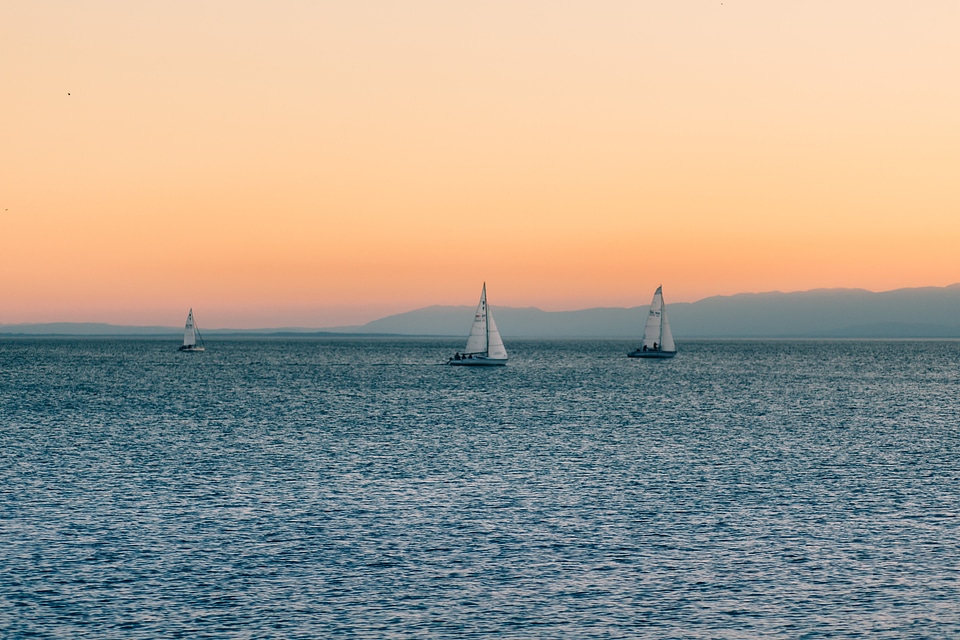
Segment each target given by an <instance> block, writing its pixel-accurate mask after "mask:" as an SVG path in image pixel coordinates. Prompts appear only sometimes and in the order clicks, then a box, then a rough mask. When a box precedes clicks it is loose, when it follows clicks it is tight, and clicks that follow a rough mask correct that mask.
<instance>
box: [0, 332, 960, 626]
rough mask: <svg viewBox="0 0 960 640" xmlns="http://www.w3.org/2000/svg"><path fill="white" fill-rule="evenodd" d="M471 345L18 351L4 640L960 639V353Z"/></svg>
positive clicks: (0, 348) (89, 346)
mask: <svg viewBox="0 0 960 640" xmlns="http://www.w3.org/2000/svg"><path fill="white" fill-rule="evenodd" d="M461 342H462V341H461V340H456V341H447V340H415V339H408V340H401V341H387V340H378V339H365V340H352V339H336V340H332V339H331V340H319V339H301V340H281V339H263V340H235V341H228V340H222V341H210V342H209V343H208V345H207V349H208V350H207V352H206V353H202V354H183V353H178V352H177V351H176V344H175V343H172V342H170V341H164V340H133V339H128V340H119V341H117V340H106V339H85V340H67V339H40V340H28V339H16V340H4V341H0V635H3V636H4V637H21V636H40V637H68V636H82V635H88V636H95V637H140V638H153V637H158V636H179V637H203V636H206V637H224V636H227V637H283V638H319V637H328V636H338V635H339V636H346V637H359V638H365V637H371V638H372V637H404V638H407V637H450V638H463V637H491V636H494V637H515V638H531V637H545V638H559V637H565V638H575V637H636V636H643V637H654V638H657V637H663V638H667V637H670V638H674V637H692V638H696V637H703V638H717V637H726V638H738V637H755V636H761V635H763V636H773V637H821V636H832V637H845V636H862V635H869V636H871V637H891V638H893V637H897V638H901V637H945V636H957V635H960V582H958V580H960V526H958V525H960V518H958V515H960V477H958V476H960V343H958V342H825V343H816V342H716V343H711V342H695V343H690V342H688V343H683V344H681V345H680V348H681V353H680V354H679V355H678V356H677V357H676V358H675V359H674V360H671V361H665V362H648V361H637V360H633V359H628V358H626V357H624V356H625V353H626V351H627V350H628V348H632V347H634V346H635V345H633V344H632V343H631V344H628V343H625V342H617V341H555V342H538V341H511V342H510V343H509V344H508V348H509V349H510V351H511V362H510V365H509V366H507V367H506V368H493V369H485V370H477V369H471V368H461V367H445V366H442V365H440V364H438V363H441V362H442V361H443V360H444V359H445V358H446V357H447V356H448V355H449V354H450V353H452V352H453V351H454V350H455V349H457V348H460V347H461V346H462V344H461Z"/></svg>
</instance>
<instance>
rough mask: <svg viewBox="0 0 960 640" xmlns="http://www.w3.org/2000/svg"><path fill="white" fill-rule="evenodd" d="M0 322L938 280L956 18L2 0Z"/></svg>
mask: <svg viewBox="0 0 960 640" xmlns="http://www.w3.org/2000/svg"><path fill="white" fill-rule="evenodd" d="M0 33H2V37H0V60H2V64H0V86H2V88H3V92H2V94H3V101H2V106H0V109H2V114H3V117H2V118H0V216H2V217H0V323H17V322H55V321H91V322H94V321H96V322H111V323H115V324H143V325H168V326H173V325H178V324H181V323H182V322H183V319H184V318H185V317H186V312H187V309H188V308H189V307H193V308H194V310H195V313H196V315H197V319H198V322H199V323H200V324H201V326H204V327H208V328H215V327H234V328H249V327H280V326H305V327H325V326H335V325H344V324H356V323H361V322H365V321H368V320H372V319H375V318H378V317H381V316H383V315H387V314H390V313H397V312H402V311H407V310H411V309H415V308H418V307H422V306H426V305H431V304H464V305H475V304H476V300H477V297H478V295H479V293H480V287H481V284H482V283H483V282H484V281H486V282H487V285H488V294H489V297H490V302H491V305H493V306H494V307H495V306H497V305H500V306H536V307H540V308H542V309H547V310H562V309H579V308H585V307H594V306H628V307H632V306H637V305H644V304H647V303H648V302H649V300H650V297H651V295H652V293H653V290H654V289H655V288H656V286H657V285H659V284H661V283H662V284H663V285H664V295H665V297H666V299H667V301H668V302H680V301H693V300H697V299H700V298H703V297H706V296H709V295H717V294H731V293H737V292H743V291H770V290H782V291H793V290H803V289H812V288H820V287H862V288H866V289H871V290H888V289H894V288H899V287H912V286H927V285H933V286H944V285H948V284H951V283H954V282H958V281H960V258H958V255H960V179H958V177H960V37H958V34H960V2H956V1H955V0H949V1H948V0H941V1H937V0H929V1H925V2H921V3H904V2H892V1H886V0H872V1H869V2H867V1H863V0H845V1H844V2H826V1H812V2H809V1H808V2H797V3H781V2H768V1H765V0H750V1H738V0H723V2H722V3H721V2H720V1H716V2H691V1H678V2H644V1H636V0H635V1H608V2H586V1H563V0H549V1H548V0H530V1H525V2H516V1H510V2H506V1H502V2H501V1H493V2H471V3H467V2H450V1H448V0H443V1H441V0H436V1H422V0H412V1H405V2H397V1H363V0H358V1H356V2H353V1H351V2H313V1H308V0H301V1H290V0H279V1H277V2H252V1H246V0H231V1H230V2H226V1H207V2H205V1H202V0H201V1H190V2H185V1H179V0H174V1H167V2H163V3H153V2H151V3H145V2H129V1H127V0H114V1H106V0H93V1H90V2H73V1H71V2H67V1H62V2H61V1H53V0H29V1H27V0H8V1H6V2H4V3H3V4H2V5H0Z"/></svg>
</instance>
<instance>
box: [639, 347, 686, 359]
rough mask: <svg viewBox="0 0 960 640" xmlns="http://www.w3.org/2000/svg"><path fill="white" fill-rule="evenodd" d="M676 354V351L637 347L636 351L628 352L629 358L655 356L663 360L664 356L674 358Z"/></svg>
mask: <svg viewBox="0 0 960 640" xmlns="http://www.w3.org/2000/svg"><path fill="white" fill-rule="evenodd" d="M675 355H677V352H676V351H649V350H648V351H643V350H641V349H637V350H636V351H631V352H630V353H628V354H627V357H628V358H654V359H660V360H662V359H664V358H672V357H673V356H675Z"/></svg>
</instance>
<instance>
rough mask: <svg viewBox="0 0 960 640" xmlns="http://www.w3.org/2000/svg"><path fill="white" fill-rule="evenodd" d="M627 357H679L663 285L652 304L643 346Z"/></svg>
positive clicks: (648, 314) (654, 296) (657, 291)
mask: <svg viewBox="0 0 960 640" xmlns="http://www.w3.org/2000/svg"><path fill="white" fill-rule="evenodd" d="M627 355H628V356H629V357H631V358H672V357H673V356H675V355H677V345H676V344H674V342H673V332H672V331H670V323H669V322H668V321H667V306H666V305H665V304H664V303H663V285H660V286H659V287H657V290H656V292H654V294H653V300H652V301H651V302H650V311H649V312H647V326H646V327H645V328H644V330H643V344H642V345H641V346H640V348H639V349H636V350H634V351H631V352H630V353H628V354H627Z"/></svg>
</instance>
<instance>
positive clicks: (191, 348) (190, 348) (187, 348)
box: [180, 347, 203, 351]
mask: <svg viewBox="0 0 960 640" xmlns="http://www.w3.org/2000/svg"><path fill="white" fill-rule="evenodd" d="M180 351H203V347H180Z"/></svg>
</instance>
